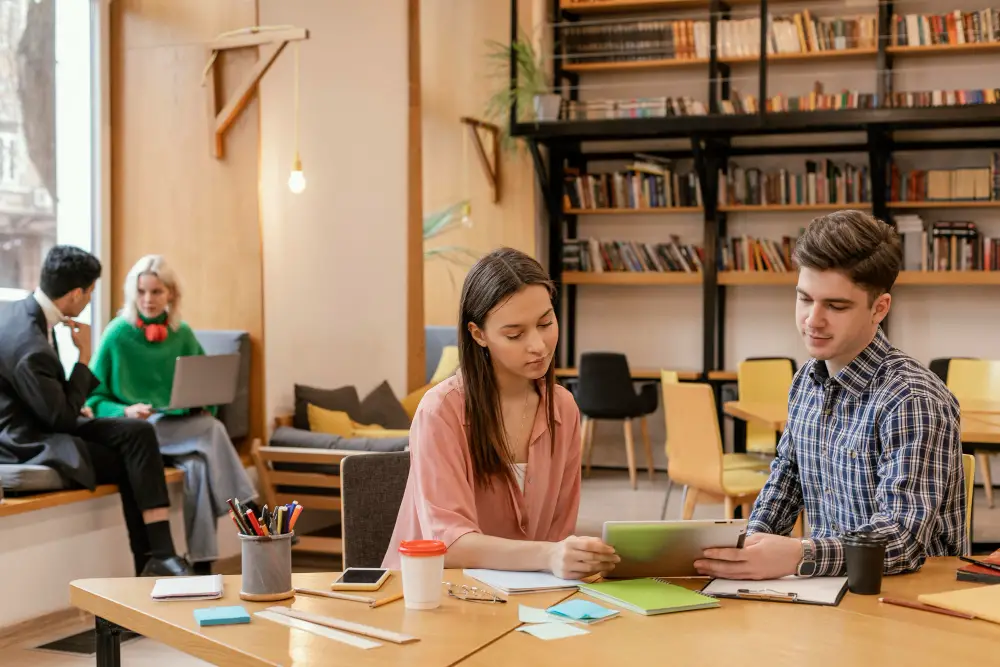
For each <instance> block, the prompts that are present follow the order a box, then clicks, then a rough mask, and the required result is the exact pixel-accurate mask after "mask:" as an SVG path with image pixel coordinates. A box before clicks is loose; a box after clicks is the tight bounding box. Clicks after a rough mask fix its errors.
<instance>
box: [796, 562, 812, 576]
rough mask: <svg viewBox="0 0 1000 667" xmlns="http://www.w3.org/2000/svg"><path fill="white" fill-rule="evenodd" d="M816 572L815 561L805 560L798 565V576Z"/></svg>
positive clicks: (810, 574)
mask: <svg viewBox="0 0 1000 667" xmlns="http://www.w3.org/2000/svg"><path fill="white" fill-rule="evenodd" d="M815 573H816V562H815V561H808V560H807V561H805V562H803V563H801V564H800V565H799V576H802V577H811V576H813V575H814V574H815Z"/></svg>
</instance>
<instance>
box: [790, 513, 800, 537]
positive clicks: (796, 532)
mask: <svg viewBox="0 0 1000 667" xmlns="http://www.w3.org/2000/svg"><path fill="white" fill-rule="evenodd" d="M802 514H803V513H802V512H799V517H798V518H797V519H795V525H794V526H792V537H802V530H803V528H802Z"/></svg>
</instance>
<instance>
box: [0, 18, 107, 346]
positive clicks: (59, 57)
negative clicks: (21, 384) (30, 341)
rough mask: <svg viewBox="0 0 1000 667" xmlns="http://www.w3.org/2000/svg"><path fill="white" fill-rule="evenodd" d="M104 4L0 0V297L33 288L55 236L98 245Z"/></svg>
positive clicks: (57, 240)
mask: <svg viewBox="0 0 1000 667" xmlns="http://www.w3.org/2000/svg"><path fill="white" fill-rule="evenodd" d="M105 3H106V0H70V1H65V0H0V300H12V299H20V298H23V297H24V296H25V295H27V294H28V293H29V292H30V291H31V290H33V289H34V288H35V287H36V286H37V284H38V275H39V271H40V268H41V263H42V260H43V259H44V257H45V254H46V253H47V252H48V251H49V249H50V248H51V247H52V246H53V245H55V244H56V243H68V244H72V245H76V246H79V247H81V248H84V249H85V250H88V251H91V252H95V249H97V248H98V244H97V243H96V239H97V238H99V236H100V232H101V223H100V220H101V219H102V217H103V216H101V215H100V214H99V207H98V206H97V202H98V200H99V199H100V198H99V196H98V192H99V190H98V188H97V185H98V184H99V183H100V182H101V181H102V180H103V172H102V165H103V164H104V163H105V162H104V161H102V160H101V159H99V158H100V147H101V145H102V144H101V143H100V142H99V141H98V140H97V138H98V136H99V133H98V131H97V130H98V124H97V123H96V122H95V120H96V119H97V118H99V114H98V110H99V109H100V105H101V104H102V103H103V101H102V100H101V99H99V98H100V93H99V92H95V91H100V90H101V88H102V86H100V85H94V82H95V81H104V80H105V79H106V74H105V73H106V71H107V63H106V61H107V59H106V58H105V57H102V56H101V55H100V54H101V50H100V49H98V48H97V47H98V45H99V44H100V41H99V40H98V35H102V34H105V33H106V16H107V13H106V6H105ZM96 254H100V253H99V252H97V253H96ZM96 305H100V304H96ZM92 310H93V309H92V308H88V310H87V312H85V313H84V314H83V315H82V316H81V319H83V320H84V321H88V322H89V321H91V320H92V319H94V318H93V317H92V315H91V311H92ZM63 333H65V332H63ZM60 342H62V340H60ZM66 342H67V345H61V346H60V349H61V350H63V351H64V356H69V355H68V354H67V350H69V351H72V350H73V346H72V344H68V343H69V341H68V340H67V341H66ZM74 356H75V355H74ZM64 361H65V362H69V361H70V360H69V359H64Z"/></svg>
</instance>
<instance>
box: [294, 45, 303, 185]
mask: <svg viewBox="0 0 1000 667" xmlns="http://www.w3.org/2000/svg"><path fill="white" fill-rule="evenodd" d="M294 166H295V168H296V169H297V170H299V171H301V170H302V164H301V162H300V160H299V43H298V42H295V163H294Z"/></svg>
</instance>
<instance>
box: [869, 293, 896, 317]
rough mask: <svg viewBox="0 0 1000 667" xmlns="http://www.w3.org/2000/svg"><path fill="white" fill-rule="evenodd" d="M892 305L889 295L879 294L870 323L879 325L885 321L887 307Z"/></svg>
mask: <svg viewBox="0 0 1000 667" xmlns="http://www.w3.org/2000/svg"><path fill="white" fill-rule="evenodd" d="M891 305H892V295H891V294H888V293H887V294H880V295H879V297H878V298H877V299H875V310H874V311H873V312H872V323H873V324H881V323H882V320H884V319H885V317H886V315H888V314H889V306H891Z"/></svg>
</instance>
